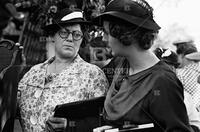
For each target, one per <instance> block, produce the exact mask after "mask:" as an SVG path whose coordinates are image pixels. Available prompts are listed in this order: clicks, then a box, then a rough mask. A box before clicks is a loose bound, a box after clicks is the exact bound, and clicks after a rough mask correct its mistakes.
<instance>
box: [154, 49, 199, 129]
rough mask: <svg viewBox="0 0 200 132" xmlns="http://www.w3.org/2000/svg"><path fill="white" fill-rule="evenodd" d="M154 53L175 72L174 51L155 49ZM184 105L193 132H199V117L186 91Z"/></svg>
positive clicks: (175, 60) (176, 56)
mask: <svg viewBox="0 0 200 132" xmlns="http://www.w3.org/2000/svg"><path fill="white" fill-rule="evenodd" d="M154 53H155V54H156V56H157V57H158V58H159V59H161V60H163V61H165V62H166V63H167V64H168V65H169V66H171V67H172V69H173V71H174V72H176V68H178V66H179V63H178V55H177V54H176V53H175V52H174V51H172V50H170V49H162V48H156V49H155V50H154ZM184 103H185V105H186V109H187V113H188V117H189V122H190V124H191V126H192V127H193V129H194V130H195V132H199V129H200V115H199V112H198V111H197V109H196V107H195V105H194V100H193V99H192V96H191V95H190V94H189V93H188V92H187V91H186V90H184Z"/></svg>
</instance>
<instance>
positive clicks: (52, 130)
mask: <svg viewBox="0 0 200 132" xmlns="http://www.w3.org/2000/svg"><path fill="white" fill-rule="evenodd" d="M66 127H67V119H65V118H60V117H49V119H48V120H47V121H46V130H47V131H48V132H60V131H65V129H66Z"/></svg>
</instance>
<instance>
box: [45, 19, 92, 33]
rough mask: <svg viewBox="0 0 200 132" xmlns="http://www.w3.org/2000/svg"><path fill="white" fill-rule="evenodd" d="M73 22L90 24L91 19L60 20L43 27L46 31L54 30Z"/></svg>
mask: <svg viewBox="0 0 200 132" xmlns="http://www.w3.org/2000/svg"><path fill="white" fill-rule="evenodd" d="M73 24H80V25H90V24H91V22H89V21H83V20H82V19H78V20H77V19H72V20H68V21H63V22H58V23H54V24H50V25H47V26H44V27H42V29H43V30H44V31H46V32H48V31H52V30H55V29H58V28H62V27H65V26H67V25H73Z"/></svg>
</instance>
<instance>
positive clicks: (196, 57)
mask: <svg viewBox="0 0 200 132" xmlns="http://www.w3.org/2000/svg"><path fill="white" fill-rule="evenodd" d="M185 58H187V59H188V60H194V61H200V52H194V53H190V54H187V55H185Z"/></svg>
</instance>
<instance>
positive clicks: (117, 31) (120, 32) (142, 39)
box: [109, 19, 157, 50]
mask: <svg viewBox="0 0 200 132" xmlns="http://www.w3.org/2000/svg"><path fill="white" fill-rule="evenodd" d="M109 31H110V34H111V36H113V37H115V38H117V39H118V40H119V41H120V42H121V43H122V44H123V45H125V46H128V45H131V44H132V41H133V39H135V40H136V41H137V42H138V43H139V46H140V48H141V49H144V50H147V49H149V48H151V46H152V44H153V40H154V39H155V37H156V35H157V32H156V31H153V30H149V29H145V28H142V27H139V26H137V25H133V24H130V23H128V22H125V21H123V20H119V19H117V20H112V21H109Z"/></svg>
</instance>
